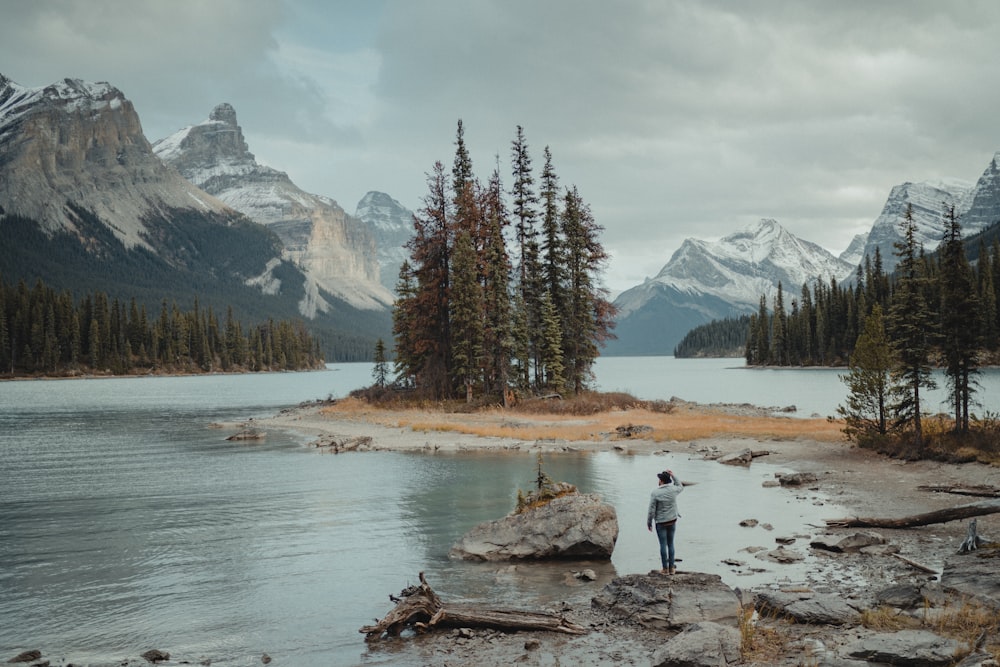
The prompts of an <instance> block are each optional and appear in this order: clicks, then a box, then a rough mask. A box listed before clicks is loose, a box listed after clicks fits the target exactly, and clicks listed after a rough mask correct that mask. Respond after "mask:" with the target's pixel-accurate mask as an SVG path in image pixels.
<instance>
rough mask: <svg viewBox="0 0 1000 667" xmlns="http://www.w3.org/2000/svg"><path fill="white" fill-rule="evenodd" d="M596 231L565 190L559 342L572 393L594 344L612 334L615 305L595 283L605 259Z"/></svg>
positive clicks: (585, 376)
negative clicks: (564, 286)
mask: <svg viewBox="0 0 1000 667" xmlns="http://www.w3.org/2000/svg"><path fill="white" fill-rule="evenodd" d="M601 231H603V229H602V228H601V227H600V226H599V225H597V223H596V222H595V221H594V217H593V215H592V214H591V212H590V207H588V206H587V205H586V204H585V203H584V202H583V200H582V199H581V197H580V194H579V192H578V191H577V189H576V188H575V187H574V188H572V189H570V190H567V191H566V197H565V205H564V207H563V214H562V232H563V239H564V242H565V248H566V277H567V289H566V304H567V305H566V309H565V321H564V322H563V331H564V332H565V335H564V338H563V346H562V348H563V363H564V364H565V366H566V386H567V387H570V388H572V390H573V392H574V393H577V394H578V393H580V392H581V391H583V390H584V389H585V388H586V385H587V382H588V380H589V379H590V377H591V367H592V366H593V363H594V361H595V360H596V359H597V357H598V353H599V350H598V348H599V346H600V345H603V343H604V342H605V341H606V340H608V339H609V338H611V336H612V335H613V334H612V333H611V329H612V328H613V327H614V314H615V309H614V306H613V305H611V303H610V302H609V301H608V300H607V291H606V290H605V289H603V288H602V287H600V286H599V284H598V278H599V275H600V272H601V270H602V268H603V267H604V265H605V263H606V262H607V260H608V255H607V253H606V252H605V251H604V247H603V246H602V245H601V243H600V239H599V236H600V232H601Z"/></svg>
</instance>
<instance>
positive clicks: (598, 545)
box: [450, 493, 618, 561]
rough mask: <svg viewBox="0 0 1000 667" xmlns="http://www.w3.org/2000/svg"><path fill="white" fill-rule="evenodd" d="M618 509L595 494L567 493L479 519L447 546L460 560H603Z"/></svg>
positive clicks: (613, 538)
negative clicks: (498, 516)
mask: <svg viewBox="0 0 1000 667" xmlns="http://www.w3.org/2000/svg"><path fill="white" fill-rule="evenodd" d="M617 540H618V515H617V514H616V512H615V508H614V506H612V505H609V504H607V503H604V502H602V501H601V498H600V496H598V495H596V494H579V493H575V494H571V495H568V496H562V497H560V498H556V499H554V500H552V501H551V502H549V503H547V504H545V505H543V506H541V507H537V508H534V509H531V510H528V511H526V512H524V513H522V514H514V515H510V516H506V517H504V518H502V519H499V520H496V521H487V522H486V523H481V524H479V525H478V526H476V527H475V528H473V529H472V530H470V531H469V532H467V533H466V534H465V535H463V536H462V538H461V539H460V540H459V541H458V542H457V543H456V544H455V545H454V546H453V547H452V548H451V552H450V555H451V557H452V558H461V559H464V560H481V561H502V560H545V559H581V560H584V559H593V560H608V559H610V558H611V554H612V552H613V551H614V548H615V542H617Z"/></svg>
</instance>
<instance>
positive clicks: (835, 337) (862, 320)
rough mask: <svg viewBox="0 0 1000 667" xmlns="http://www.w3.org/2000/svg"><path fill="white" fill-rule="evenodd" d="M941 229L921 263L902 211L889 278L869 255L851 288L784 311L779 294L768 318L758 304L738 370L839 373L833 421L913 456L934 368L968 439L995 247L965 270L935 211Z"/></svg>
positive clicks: (817, 290)
mask: <svg viewBox="0 0 1000 667" xmlns="http://www.w3.org/2000/svg"><path fill="white" fill-rule="evenodd" d="M942 228H943V232H944V233H943V239H942V242H941V245H940V247H939V248H938V250H937V252H935V253H934V254H932V255H927V254H925V253H924V251H923V247H922V246H921V244H919V243H918V242H917V240H916V238H915V232H916V223H915V222H914V220H913V211H912V208H911V207H908V208H907V210H906V213H905V215H904V217H903V220H902V221H900V229H901V231H902V238H901V240H900V241H898V242H897V243H896V244H895V255H896V257H897V258H898V264H897V266H896V269H895V271H894V272H893V274H892V275H891V276H890V275H889V274H887V273H886V272H885V271H883V269H882V260H881V256H880V254H879V253H878V251H876V253H875V255H874V257H873V258H866V259H865V262H864V263H863V264H862V265H861V266H860V267H859V268H858V272H857V275H856V278H855V280H854V282H853V284H850V285H838V284H837V282H836V281H835V280H831V281H830V283H829V284H823V283H821V282H817V283H815V284H814V285H813V286H812V287H811V288H810V286H809V285H803V287H802V291H801V297H800V298H799V299H793V300H792V302H791V307H790V308H786V307H785V302H784V298H785V297H784V294H783V291H782V288H781V285H779V286H778V292H777V294H776V296H775V297H774V300H773V307H772V309H771V310H770V311H769V310H768V309H767V307H766V300H765V299H764V298H763V297H762V298H761V302H760V309H759V312H758V313H756V314H754V315H752V316H751V317H750V322H749V326H748V334H747V346H746V359H747V363H748V364H751V365H763V364H767V365H778V366H788V365H815V364H827V365H844V364H846V365H848V366H849V372H848V374H847V375H845V376H844V378H843V379H844V381H845V383H846V384H847V386H848V389H849V390H850V393H849V396H848V398H847V402H846V405H843V406H841V407H840V408H839V409H838V412H839V413H840V414H841V416H843V417H844V418H845V420H846V423H847V427H846V429H845V430H846V431H847V433H848V435H851V436H854V437H858V438H859V439H865V438H870V437H876V438H878V437H885V436H888V435H890V434H905V437H906V438H907V439H908V440H909V441H910V442H911V443H913V444H916V445H917V447H918V448H920V447H922V446H923V445H924V443H925V437H924V428H923V421H922V413H923V407H924V406H923V401H924V399H923V392H924V391H925V390H926V389H929V388H934V386H935V383H934V380H933V378H932V376H931V370H932V368H934V367H939V368H941V369H942V371H943V373H944V377H945V381H946V383H947V388H948V396H949V403H950V411H951V413H952V421H953V431H954V432H956V433H960V434H965V433H968V431H969V429H970V406H974V405H975V400H974V394H975V391H976V387H977V383H976V377H977V376H978V373H979V368H980V364H981V360H982V359H983V358H984V355H987V354H993V353H995V352H996V351H997V349H998V348H1000V319H998V312H997V300H998V297H1000V294H998V292H997V286H998V285H1000V243H998V242H997V241H994V242H993V244H992V247H991V248H989V249H987V248H985V247H981V248H979V249H978V262H977V263H976V265H975V266H973V265H972V264H971V263H970V262H969V259H968V255H967V249H966V244H965V243H964V242H963V240H962V233H961V225H960V223H959V219H958V216H957V215H956V213H955V209H954V206H946V207H945V208H944V211H943V215H942Z"/></svg>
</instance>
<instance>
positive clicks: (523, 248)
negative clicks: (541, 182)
mask: <svg viewBox="0 0 1000 667" xmlns="http://www.w3.org/2000/svg"><path fill="white" fill-rule="evenodd" d="M511 163H512V170H513V178H514V182H513V184H512V186H511V194H512V196H513V202H512V209H511V214H512V217H513V223H514V236H515V243H516V245H517V258H518V265H517V286H516V289H517V291H518V299H517V300H516V303H517V304H518V306H519V307H520V308H522V309H523V311H522V312H520V313H517V314H515V317H517V318H520V320H522V321H523V323H524V326H523V327H521V326H519V327H516V329H515V330H516V331H517V332H519V333H521V334H522V335H526V336H527V338H526V339H525V340H518V341H516V342H515V349H518V350H521V354H519V355H518V359H517V365H518V377H519V381H518V384H519V385H520V386H521V387H522V388H523V389H526V390H527V389H529V388H531V387H538V386H539V384H541V376H542V369H541V368H540V364H539V347H540V341H539V336H540V323H541V303H542V295H543V293H544V291H545V290H544V282H543V277H542V274H541V249H540V246H539V241H538V230H537V229H536V226H535V225H536V221H537V218H538V211H537V210H536V208H535V207H536V205H537V204H538V197H537V195H536V194H535V190H534V176H533V175H532V172H531V157H530V155H529V153H528V144H527V141H526V140H525V138H524V130H523V128H522V127H521V126H518V128H517V134H516V136H515V138H514V140H513V142H512V145H511Z"/></svg>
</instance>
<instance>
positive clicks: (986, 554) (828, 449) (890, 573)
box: [0, 402, 1000, 667]
mask: <svg viewBox="0 0 1000 667" xmlns="http://www.w3.org/2000/svg"><path fill="white" fill-rule="evenodd" d="M329 407H330V404H329V403H328V402H317V403H312V404H305V405H302V406H299V407H297V408H293V409H289V410H284V411H282V412H281V413H279V414H277V415H274V416H272V417H268V418H264V419H253V420H248V421H246V422H240V423H230V424H216V425H214V426H215V427H218V428H220V429H221V430H222V431H223V432H224V433H225V435H229V434H231V432H233V433H235V432H240V431H244V430H247V429H252V430H254V431H259V432H269V431H278V430H284V431H290V432H295V433H297V434H299V435H300V436H301V437H302V440H303V441H304V442H308V443H309V446H311V447H315V448H316V449H317V452H324V453H326V452H331V453H333V452H335V453H337V454H339V455H347V456H350V455H351V452H354V451H409V452H425V453H428V454H434V453H444V452H459V451H471V450H490V451H496V452H502V451H509V452H512V453H525V452H527V453H535V452H540V453H546V452H556V451H580V452H587V451H593V452H598V451H613V452H619V453H621V454H622V455H626V454H627V455H646V454H648V455H654V454H656V453H658V452H662V451H664V450H665V449H673V450H675V451H676V450H677V449H679V448H681V447H683V448H684V449H685V450H687V451H689V452H691V453H692V455H698V456H705V457H711V458H714V459H717V460H724V459H726V458H727V457H728V458H730V459H731V460H732V461H731V462H732V463H735V464H744V465H751V466H756V465H774V466H780V467H781V468H784V469H789V470H793V471H795V473H796V475H795V477H796V482H797V483H798V485H799V488H801V489H802V494H801V495H800V496H797V497H799V499H800V500H801V502H810V498H811V496H812V495H815V494H819V493H821V494H822V495H823V496H824V497H826V498H829V499H831V500H832V501H834V502H835V503H836V504H837V505H838V506H839V507H843V508H848V510H849V512H850V515H851V516H860V517H906V516H913V515H917V514H921V513H925V512H930V511H934V510H941V509H945V508H950V507H954V506H956V505H960V504H964V503H967V502H969V500H970V499H969V498H967V497H962V496H957V495H954V494H950V493H935V492H932V491H930V490H928V489H929V488H931V487H935V488H946V487H958V486H965V487H982V488H994V489H997V488H1000V469H998V468H994V467H990V466H985V465H981V464H976V463H967V464H961V465H957V464H943V463H937V462H927V461H916V462H907V461H901V460H893V459H887V458H884V457H882V456H879V455H876V454H873V453H872V452H870V451H867V450H861V449H858V448H856V447H853V446H852V445H851V444H850V443H847V442H845V441H842V440H831V439H830V438H828V437H822V438H813V437H810V433H809V432H808V429H807V428H806V430H805V431H804V432H801V433H798V434H797V435H793V436H787V437H782V438H768V439H761V438H752V437H747V436H746V435H745V434H740V433H741V432H740V429H739V428H734V429H733V435H725V434H720V435H716V436H713V437H710V438H702V439H698V440H695V441H691V442H684V443H678V442H666V443H665V442H663V441H656V440H653V439H644V436H645V435H647V433H646V431H645V430H644V429H641V428H630V429H629V430H628V431H627V434H625V432H620V433H616V432H615V431H614V429H612V430H611V431H609V432H607V433H604V434H603V435H599V436H597V437H594V438H591V439H587V440H560V439H535V440H532V439H522V438H514V437H489V436H482V435H476V434H473V433H467V432H462V431H461V430H459V429H456V428H453V425H452V427H449V428H448V429H441V430H436V429H432V428H425V427H421V428H415V427H414V426H413V425H412V424H411V423H408V420H407V419H406V418H403V417H402V416H401V415H398V414H393V413H387V412H378V411H373V412H367V411H354V412H350V411H349V412H331V411H330V410H329V409H328V408H329ZM688 407H689V408H690V409H697V408H692V407H691V406H688ZM712 410H713V411H714V412H718V411H720V410H721V411H723V412H725V413H726V414H727V415H729V416H731V417H732V418H733V419H736V420H738V419H739V418H741V417H755V418H756V417H760V416H761V415H762V414H765V413H766V414H773V412H774V410H773V409H771V408H767V409H759V408H753V407H752V406H712ZM620 418H621V422H622V424H623V425H626V424H627V425H629V426H630V427H634V426H635V425H634V424H632V423H631V422H630V421H629V418H630V416H629V415H628V414H622V415H620ZM460 419H462V420H464V421H466V422H470V423H472V425H474V422H476V421H477V420H482V421H489V420H492V419H496V417H495V416H483V415H478V414H476V413H470V414H466V415H461V416H460ZM505 419H507V420H508V421H510V420H512V419H515V418H514V417H505ZM784 419H787V418H784ZM793 421H794V420H793ZM802 423H803V424H807V421H806V420H803V422H802ZM467 425H468V424H467ZM469 430H473V429H469ZM253 443H254V441H252V440H251V441H248V442H247V445H246V446H248V447H253V446H254V444H253ZM745 452H750V455H749V456H746V455H745ZM755 452H756V453H763V452H766V454H767V455H766V456H765V457H763V459H762V460H760V459H758V458H755V457H754V456H753V453H755ZM719 465H723V464H722V463H720V464H719ZM789 481H790V480H789ZM739 518H746V519H747V520H750V519H749V517H739ZM759 518H760V520H761V521H763V522H766V521H767V517H759ZM977 522H978V532H979V534H980V535H981V536H984V537H985V538H986V539H987V540H989V538H991V537H996V536H998V535H1000V515H998V514H988V515H984V516H980V517H978V519H977ZM967 524H968V521H951V522H948V523H937V524H931V525H926V526H922V527H919V528H907V529H878V530H869V529H865V530H859V529H857V528H838V527H833V526H811V527H810V529H809V531H808V532H809V533H810V539H809V540H806V542H807V543H808V544H806V543H804V542H803V541H802V540H801V538H802V536H790V539H799V542H798V544H796V545H795V549H792V550H787V551H783V550H784V549H785V546H784V545H783V544H781V543H780V541H779V540H778V539H777V538H776V542H778V543H777V544H776V545H775V548H774V549H773V550H772V551H771V552H769V553H767V554H762V555H750V556H748V560H752V559H753V558H754V557H758V558H759V557H767V558H772V559H774V560H777V561H779V562H780V559H781V557H782V553H789V554H790V553H791V552H792V551H794V550H801V549H802V548H807V549H809V550H810V551H811V553H812V554H813V555H815V558H813V559H811V562H812V563H813V565H812V566H810V568H811V569H810V570H809V571H808V572H807V573H806V576H805V577H804V578H803V579H802V580H801V581H799V580H795V581H789V580H788V579H787V578H786V577H782V576H780V574H776V576H775V580H774V581H773V582H769V583H768V584H765V585H758V586H755V587H754V588H753V589H752V590H748V589H740V588H733V587H730V586H728V585H727V584H725V583H724V582H723V581H721V579H719V577H718V576H716V575H712V574H706V573H701V572H695V571H686V570H684V568H683V564H681V568H680V571H679V572H678V574H676V575H674V576H668V575H664V574H661V573H659V572H648V573H633V574H624V575H620V576H618V577H616V578H614V579H613V580H612V581H610V583H606V584H605V583H603V582H602V583H600V584H599V583H597V582H589V581H587V579H586V578H583V579H582V580H581V579H580V578H577V577H575V576H574V575H575V572H574V570H576V569H579V568H578V567H575V566H574V564H573V563H571V562H570V563H566V566H565V569H566V575H567V581H568V582H570V583H568V584H567V587H568V588H567V591H568V592H567V596H566V601H565V602H563V603H561V604H560V605H558V606H557V607H556V608H549V609H544V610H542V611H545V612H549V613H556V614H559V615H562V616H564V617H565V618H566V619H567V621H568V622H570V623H572V624H573V625H574V626H580V627H583V628H585V629H586V632H584V633H583V634H579V635H566V634H559V633H554V632H544V631H522V632H502V631H498V630H492V629H480V628H457V629H449V630H437V631H434V632H431V633H428V634H424V635H404V636H403V637H402V638H395V639H389V640H384V641H375V642H371V643H369V644H368V649H367V651H368V653H369V655H370V658H371V661H372V662H373V663H376V664H403V665H424V664H426V665H473V664H474V665H510V664H526V665H567V664H573V665H595V666H596V665H609V664H614V665H686V666H691V667H695V666H698V665H712V666H714V665H731V664H759V665H788V666H792V665H816V666H820V665H829V666H831V667H851V666H855V667H861V666H863V665H881V664H893V665H920V666H933V665H941V666H942V667H944V666H946V665H961V666H962V667H972V666H974V665H982V666H984V667H985V666H989V665H996V664H997V663H996V662H995V659H996V656H997V655H1000V629H998V628H1000V585H998V584H997V583H996V582H997V577H996V572H997V568H996V563H997V562H998V561H997V560H996V556H997V550H996V549H993V548H992V545H991V544H989V543H987V544H985V545H983V547H982V548H981V549H979V550H977V551H976V552H973V553H971V554H962V555H959V554H958V553H957V551H958V548H959V545H960V544H961V542H962V540H963V539H964V538H965V536H966V532H967ZM779 537H781V539H785V538H786V536H779ZM496 567H497V569H498V576H500V575H501V574H506V575H507V576H511V573H516V571H517V570H519V569H521V568H531V567H532V565H531V564H520V563H519V564H515V565H510V564H504V563H498V564H497V565H496ZM415 574H416V573H400V576H401V581H402V580H404V579H409V578H412V577H413V576H414V575H415ZM515 576H516V575H515ZM431 583H432V584H433V583H434V582H431ZM570 587H572V588H570ZM394 593H397V591H372V595H373V596H376V597H383V596H385V595H391V594H394ZM525 604H526V606H530V601H525ZM358 641H359V646H360V645H361V642H362V641H363V637H362V635H360V634H359V636H358ZM29 648H30V647H29ZM12 657H14V656H0V661H6V660H10V659H11V658H12ZM25 657H26V658H27V659H26V660H25V659H23V658H22V663H20V664H38V665H47V664H53V665H55V664H61V665H66V664H72V663H66V662H65V661H56V660H54V659H50V658H48V657H47V656H46V655H45V654H44V651H40V652H38V653H37V654H36V653H35V652H29V653H27V654H26V656H25ZM149 657H152V656H149ZM149 657H140V656H139V655H138V652H137V654H136V656H135V657H133V658H130V659H127V660H124V661H123V662H121V663H117V664H126V665H142V664H150V662H152V661H150V660H149ZM265 657H266V659H267V661H270V657H269V656H265ZM50 660H52V661H51V662H49V661H50ZM188 660H190V661H191V664H198V662H199V661H200V659H196V658H192V657H188V658H184V657H180V656H175V657H173V658H169V659H163V660H160V661H158V662H161V663H162V664H185V663H186V662H187V661H188ZM275 660H276V663H275V664H277V661H278V660H279V658H275ZM224 662H225V661H224V660H222V661H221V662H220V663H219V664H224ZM265 664H266V663H265Z"/></svg>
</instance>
